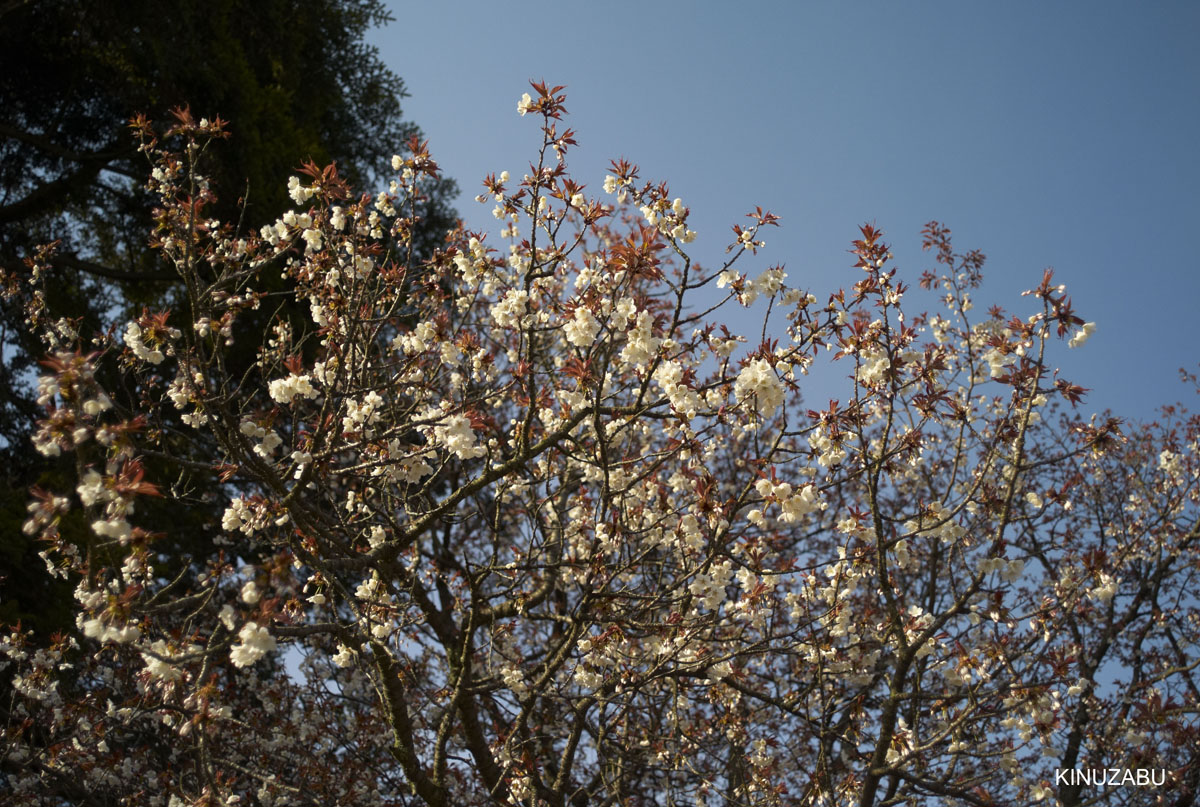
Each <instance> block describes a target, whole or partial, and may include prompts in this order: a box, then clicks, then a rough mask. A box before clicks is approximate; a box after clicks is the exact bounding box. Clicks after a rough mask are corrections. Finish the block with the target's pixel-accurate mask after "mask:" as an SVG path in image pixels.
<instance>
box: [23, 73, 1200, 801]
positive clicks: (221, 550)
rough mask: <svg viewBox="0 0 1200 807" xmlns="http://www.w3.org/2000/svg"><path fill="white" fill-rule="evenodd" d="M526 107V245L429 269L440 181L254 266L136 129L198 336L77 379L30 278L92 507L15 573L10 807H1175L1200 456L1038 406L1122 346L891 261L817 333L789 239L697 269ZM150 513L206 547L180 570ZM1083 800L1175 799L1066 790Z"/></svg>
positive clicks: (1174, 416)
mask: <svg viewBox="0 0 1200 807" xmlns="http://www.w3.org/2000/svg"><path fill="white" fill-rule="evenodd" d="M532 89H533V92H532V94H526V95H524V96H523V97H522V99H521V101H520V102H519V104H518V111H519V112H520V114H521V115H527V116H530V117H532V119H534V120H535V121H537V122H538V124H539V126H540V136H541V146H540V148H539V150H538V151H537V154H536V157H535V159H534V160H533V162H532V163H531V165H530V166H529V169H528V171H527V172H526V173H524V174H523V175H522V176H520V177H513V176H510V175H509V174H508V173H502V174H500V175H492V176H489V177H487V178H486V179H485V181H484V183H483V184H484V191H485V192H484V194H483V195H482V196H481V197H480V200H481V201H483V202H485V203H490V204H493V205H494V212H495V216H496V218H497V219H498V221H499V228H500V229H499V231H498V233H496V234H495V235H493V236H490V237H489V236H488V235H485V234H484V233H478V232H470V231H467V230H466V229H464V228H461V227H460V229H458V230H456V231H454V232H451V233H449V234H448V235H447V239H446V242H445V246H444V248H443V249H441V250H439V251H438V252H437V253H436V254H435V255H434V257H433V258H432V259H430V260H426V261H420V260H417V259H416V257H415V255H414V249H413V246H412V234H413V233H414V231H415V230H416V224H417V221H416V216H417V211H419V210H420V209H421V201H422V199H423V197H424V194H425V193H426V192H427V190H428V189H429V188H430V187H431V186H432V183H433V182H434V181H435V180H436V179H437V176H438V169H437V165H436V163H435V162H434V161H433V159H432V158H431V156H430V153H429V151H428V148H427V146H426V144H424V143H421V142H417V141H413V142H410V143H409V144H408V147H407V149H406V150H405V151H404V152H403V153H402V154H400V155H397V156H396V157H395V158H393V162H392V167H393V169H394V170H395V179H394V181H392V183H391V185H390V187H389V188H387V189H386V190H384V191H382V192H380V193H378V194H375V195H371V194H364V195H356V194H355V193H353V192H352V191H351V189H350V188H349V187H348V186H347V185H346V183H345V182H344V181H343V180H342V179H340V178H339V176H338V174H337V171H336V168H335V167H334V166H328V167H319V166H316V165H308V166H306V167H305V169H304V171H303V172H302V174H303V175H302V176H299V177H294V178H293V179H292V180H291V182H290V184H289V191H290V193H291V196H292V198H293V200H294V202H295V204H296V207H295V209H294V210H293V211H291V212H289V213H287V214H286V215H285V216H283V217H282V218H281V219H280V220H279V221H278V222H276V223H275V224H274V225H273V226H268V227H265V228H263V229H262V230H261V231H260V232H244V231H241V230H240V229H239V228H238V226H237V223H236V222H221V221H216V220H213V219H211V218H210V217H209V216H208V215H206V208H207V207H208V206H209V205H210V204H211V203H212V201H213V199H214V189H213V188H211V187H210V185H209V183H208V182H207V180H206V179H205V177H204V176H203V165H204V155H205V153H206V150H207V149H209V148H217V147H219V146H218V145H217V144H218V142H219V141H220V140H221V139H222V138H224V137H225V136H226V132H225V124H224V123H223V122H222V121H221V120H219V119H216V120H211V121H210V120H199V121H197V120H195V119H194V118H193V117H192V116H190V115H189V114H187V113H186V112H180V114H179V123H178V125H177V126H175V127H174V128H173V129H172V130H170V131H169V132H167V133H165V134H164V135H163V136H162V138H161V139H160V138H159V137H158V136H156V133H155V132H154V131H153V130H152V128H151V127H150V126H149V125H147V124H146V123H144V122H140V121H139V122H135V125H134V131H135V134H136V135H137V136H138V137H139V138H140V143H141V148H142V150H143V151H144V152H145V154H146V155H147V157H148V159H149V160H150V162H151V168H152V172H151V179H150V183H149V187H150V188H151V189H152V190H153V191H154V192H156V193H157V194H158V198H159V199H160V204H161V206H160V209H159V210H158V212H157V214H156V215H157V219H156V222H155V227H154V232H153V242H154V244H155V246H156V247H157V248H158V249H160V250H161V251H162V253H163V254H164V255H165V256H167V257H168V258H169V259H170V261H171V262H172V263H173V265H174V266H175V267H176V269H177V270H178V272H179V275H180V277H181V279H182V280H183V282H184V284H185V286H186V299H185V300H184V301H183V302H182V303H181V304H180V305H179V306H178V307H176V308H174V309H171V310H164V311H145V312H144V313H143V314H142V315H141V316H139V317H137V318H135V319H132V320H131V321H129V322H127V323H122V324H121V325H120V326H119V327H118V328H115V329H113V330H110V331H108V332H105V333H93V334H85V333H80V332H79V331H80V329H79V327H78V325H77V323H73V322H70V321H66V320H62V319H58V318H56V317H55V315H54V313H53V311H51V310H49V309H48V307H47V306H46V304H45V303H44V299H45V297H44V294H43V291H42V289H41V287H40V285H39V283H40V275H39V271H38V267H39V266H40V265H41V262H42V261H44V260H45V259H46V254H48V253H46V254H42V255H39V256H32V257H31V258H30V265H31V267H32V268H33V271H32V275H31V280H30V281H29V282H28V283H25V282H23V281H18V280H17V279H16V278H9V279H8V283H7V287H8V293H9V294H11V295H14V296H20V297H22V298H23V299H25V301H26V306H27V312H28V321H29V325H30V327H31V328H33V329H35V330H36V331H37V332H38V333H40V334H41V335H42V336H43V338H44V340H45V342H46V348H47V359H46V361H45V363H44V364H45V367H46V374H45V375H44V376H43V377H42V378H41V380H40V390H41V403H42V404H43V405H44V406H45V417H44V419H43V420H42V421H41V422H40V424H39V427H38V430H37V433H36V437H35V441H34V443H35V445H34V447H35V448H36V450H38V451H40V452H42V453H43V454H46V455H50V456H62V457H64V458H73V465H74V468H75V478H74V480H73V481H72V482H71V484H70V485H68V486H65V487H62V489H50V488H46V489H37V490H35V491H33V498H32V501H31V504H30V506H29V514H28V520H27V522H26V523H25V529H26V531H28V532H29V533H31V534H36V535H38V536H40V538H41V539H42V540H43V541H44V542H45V547H46V549H45V552H44V557H45V559H46V562H47V565H48V568H50V569H51V570H52V571H53V572H54V573H55V574H57V575H60V576H62V577H64V578H66V579H68V580H70V581H71V582H72V583H73V584H74V586H75V600H76V607H77V612H78V618H77V626H78V632H77V633H76V634H75V635H71V636H61V635H60V636H56V637H53V638H48V637H36V636H33V635H31V634H29V633H26V632H23V631H22V630H21V628H20V626H11V629H10V630H9V632H8V634H7V636H6V637H5V638H4V639H2V640H0V641H2V642H3V644H0V664H3V665H4V673H3V675H4V676H6V685H7V694H6V696H5V697H6V701H5V703H4V707H3V708H4V712H5V717H6V729H5V734H4V748H3V752H4V756H3V759H4V762H3V766H4V770H3V772H4V775H5V777H6V779H5V780H4V781H3V782H0V788H6V789H7V792H8V793H10V794H11V799H12V800H13V803H18V804H80V805H86V804H97V805H99V804H139V805H140V804H146V805H165V806H167V807H174V806H175V805H184V804H197V805H200V804H203V805H217V804H220V805H235V804H237V805H307V804H314V805H316V804H321V805H330V804H345V805H350V804H354V805H366V804H388V805H475V804H478V805H487V804H511V805H543V804H544V805H555V807H568V805H569V806H570V807H583V805H618V804H619V805H726V804H728V805H759V804H761V805H843V804H858V805H864V806H865V805H885V804H935V803H936V804H943V803H944V804H962V805H991V804H997V805H998V804H1035V803H1044V804H1048V805H1049V804H1056V803H1061V804H1066V805H1074V804H1083V803H1089V804H1090V803H1103V804H1146V803H1150V802H1151V801H1154V800H1155V799H1157V800H1158V801H1157V802H1156V803H1162V804H1191V803H1194V800H1195V798H1196V793H1197V791H1198V788H1200V762H1198V759H1197V756H1198V753H1200V752H1198V750H1197V749H1200V737H1198V730H1197V729H1198V725H1197V712H1196V709H1197V706H1196V704H1197V703H1200V693H1198V692H1197V689H1196V676H1197V665H1198V664H1200V653H1198V652H1197V641H1198V639H1200V622H1198V618H1200V617H1198V611H1197V603H1196V600H1195V596H1194V592H1195V591H1196V588H1197V584H1198V582H1200V581H1198V580H1197V575H1198V574H1200V547H1198V542H1197V539H1198V537H1200V526H1198V522H1197V518H1196V515H1197V503H1198V502H1197V496H1198V492H1197V491H1198V488H1197V475H1198V473H1200V465H1198V460H1197V453H1198V452H1197V441H1198V440H1200V420H1197V419H1196V418H1195V417H1193V416H1191V415H1189V414H1187V412H1185V411H1184V410H1183V409H1182V408H1180V407H1174V408H1170V409H1166V410H1164V415H1163V418H1162V419H1160V420H1159V421H1157V422H1155V423H1153V424H1150V425H1145V426H1127V425H1124V424H1121V423H1120V422H1119V421H1117V420H1116V419H1114V418H1109V417H1107V416H1105V417H1090V418H1089V417H1087V416H1085V415H1083V414H1081V410H1080V409H1079V408H1078V404H1079V402H1080V400H1081V398H1082V396H1083V393H1084V390H1082V389H1081V388H1079V387H1078V386H1076V385H1074V384H1072V383H1071V382H1069V381H1068V380H1066V379H1065V378H1063V377H1061V375H1060V373H1059V372H1058V371H1057V370H1056V369H1054V367H1055V365H1054V361H1055V360H1056V358H1060V357H1064V356H1069V355H1070V353H1069V352H1068V351H1067V350H1064V349H1063V348H1064V345H1065V346H1066V347H1068V348H1081V347H1082V345H1083V343H1084V342H1085V341H1086V340H1087V338H1088V336H1089V335H1090V334H1091V333H1092V331H1093V329H1094V327H1095V326H1094V325H1093V324H1092V323H1089V322H1085V321H1084V319H1083V318H1082V317H1080V316H1078V315H1077V314H1076V313H1075V311H1074V310H1073V308H1072V305H1071V301H1070V298H1069V297H1068V295H1067V293H1066V290H1065V289H1064V288H1063V287H1062V286H1061V285H1058V284H1056V283H1055V281H1054V280H1053V278H1052V275H1051V273H1050V272H1048V271H1047V272H1046V273H1045V274H1044V276H1043V277H1042V278H1041V280H1040V282H1039V283H1037V285H1036V286H1035V287H1034V288H1032V289H1031V290H1030V291H1029V292H1027V295H1026V297H1025V298H1024V299H1021V300H1018V301H1015V304H1016V305H1018V306H1020V308H1019V313H1016V314H1007V313H1005V312H1003V311H1002V310H1001V309H999V308H992V309H990V310H989V311H988V312H987V313H985V314H978V313H976V311H975V310H974V308H973V305H972V299H971V298H972V294H974V293H977V289H978V287H979V284H980V282H981V279H982V274H981V272H982V266H983V263H984V257H983V255H982V254H980V253H978V252H968V253H965V254H960V253H957V252H955V250H954V248H953V246H952V243H951V240H950V231H949V230H948V229H946V228H945V227H943V226H941V225H939V224H937V223H931V224H929V225H928V226H927V228H926V230H925V232H924V236H925V246H926V249H927V250H928V251H929V252H930V254H931V255H932V258H933V262H934V269H932V270H931V271H928V272H926V273H925V274H923V275H922V276H920V277H919V278H917V280H918V281H919V285H920V286H921V287H923V289H924V290H925V291H921V290H915V291H914V290H912V289H910V287H909V285H908V284H907V283H905V282H904V281H903V280H902V279H901V278H900V277H899V276H898V274H897V271H896V269H895V268H893V261H894V258H893V255H892V253H891V251H890V249H889V247H888V245H887V244H886V243H885V241H884V240H883V234H882V232H881V231H879V230H878V229H876V228H875V227H873V226H870V225H868V226H864V227H862V228H861V231H860V237H859V238H858V239H857V240H855V241H854V242H853V246H852V249H853V255H854V264H855V265H854V266H853V267H851V268H848V269H847V272H848V277H849V279H850V281H851V282H849V283H848V284H847V288H845V289H843V290H841V291H838V292H836V293H835V294H833V295H830V296H827V297H825V298H824V299H818V297H817V296H815V295H814V294H811V293H809V292H808V291H806V290H804V289H802V288H800V287H797V286H794V285H791V284H789V283H788V282H787V281H788V280H790V279H791V278H789V276H788V274H787V273H785V271H784V269H783V267H781V266H767V265H763V264H761V263H760V256H759V252H760V250H762V249H763V248H764V246H766V238H767V235H768V232H769V231H770V228H771V227H773V226H775V225H776V224H777V220H776V217H775V216H773V215H772V214H771V213H769V212H766V211H764V210H762V209H756V210H755V211H754V212H753V213H751V214H750V215H749V216H748V217H747V219H746V221H745V222H744V223H742V224H739V225H736V226H734V227H733V237H732V240H731V243H730V245H729V247H728V249H727V250H726V252H725V254H724V255H723V256H719V257H718V262H717V263H716V264H713V265H712V266H711V267H710V266H702V265H701V264H700V263H699V262H698V261H697V260H696V259H695V258H694V257H693V254H692V251H693V247H692V246H691V244H692V242H693V239H694V238H695V233H694V232H693V230H692V229H691V228H690V224H689V217H690V213H691V208H690V206H689V204H688V203H686V202H684V201H683V200H681V199H678V198H673V196H672V194H671V193H670V191H669V188H668V186H667V185H666V184H665V183H655V182H651V181H646V180H644V179H643V178H642V177H641V176H640V174H639V170H638V168H637V166H635V165H633V164H631V163H629V162H627V161H616V162H614V163H613V165H612V169H611V173H610V174H609V175H608V176H607V177H605V179H604V182H603V188H602V191H601V192H600V193H592V192H590V191H589V189H588V188H587V187H585V186H584V185H583V184H581V183H579V182H577V181H576V180H575V179H573V178H572V177H571V175H570V174H569V172H568V170H567V163H566V156H567V154H568V152H569V150H570V149H571V147H572V146H573V145H575V136H574V133H573V132H572V130H571V129H569V128H566V126H565V123H564V116H565V106H564V104H565V98H564V95H563V94H562V88H561V87H548V86H545V85H542V84H534V85H533V87H532ZM48 249H49V248H48ZM281 275H282V277H283V279H284V281H285V286H284V288H285V289H286V290H285V291H283V292H280V291H278V289H279V288H280V284H279V282H278V278H279V277H280V276H281ZM272 289H275V291H272ZM912 297H918V298H921V299H922V300H923V301H924V304H926V305H932V306H934V307H935V310H934V311H933V312H932V313H925V312H922V313H915V312H914V311H912V310H911V306H912V304H911V303H910V299H911V298H912ZM263 307H266V308H267V309H268V310H270V311H275V312H276V314H275V315H274V316H273V317H271V324H270V327H269V328H268V330H267V331H266V332H265V333H253V332H247V331H245V330H244V329H241V328H239V319H240V317H241V315H242V314H243V313H244V312H246V311H248V310H252V309H260V308H263ZM754 316H757V317H758V324H756V325H755V327H754V329H753V330H752V331H750V332H748V333H747V334H741V333H737V332H735V331H734V330H731V326H732V324H733V323H735V322H740V323H744V322H748V321H749V319H748V318H749V317H754ZM246 355H252V356H254V359H255V360H254V361H253V362H252V363H248V362H245V361H234V357H238V356H246ZM823 364H832V366H833V367H834V368H835V369H836V370H838V372H839V374H840V376H841V377H842V378H845V379H846V381H845V386H844V390H845V392H844V394H843V395H842V397H841V398H839V399H838V400H831V401H829V402H828V403H827V405H825V406H823V407H821V406H818V407H817V408H812V404H806V403H805V402H803V401H802V398H801V395H802V393H803V392H804V389H805V381H806V376H807V375H808V374H809V372H810V370H811V369H813V368H814V367H816V366H818V365H823ZM247 365H249V369H248V370H245V369H242V370H239V371H234V370H233V368H234V367H238V368H245V367H246V366H247ZM105 380H109V383H108V384H106V383H104V382H105ZM202 480H211V484H207V485H206V484H201V481H202ZM156 497H171V498H172V499H173V500H174V503H175V505H176V506H175V507H174V508H172V513H173V516H172V518H173V519H175V520H176V521H181V520H185V519H189V518H199V519H203V518H206V516H205V515H204V513H207V512H209V510H208V509H206V508H202V507H198V506H197V507H195V508H193V506H192V505H193V504H199V503H202V500H204V501H205V502H209V500H211V499H212V498H213V497H216V498H217V499H219V504H220V505H221V506H222V507H223V516H222V517H221V518H220V520H219V522H218V521H216V520H215V519H214V520H211V523H207V525H206V526H207V529H206V534H207V535H208V536H209V540H207V541H206V542H205V543H204V544H203V545H199V546H198V545H194V544H189V545H187V546H183V545H181V544H179V543H178V542H175V541H173V539H172V535H171V527H172V525H171V523H169V522H167V523H147V521H146V520H143V518H142V513H143V512H144V511H145V508H143V509H142V510H139V504H140V503H145V502H147V501H149V500H151V499H153V498H156ZM209 503H211V502H209ZM159 510H160V511H161V508H159ZM219 510H220V508H218V512H219ZM1100 768H1103V769H1110V768H1119V769H1121V770H1127V771H1133V770H1135V769H1136V770H1139V771H1149V772H1150V773H1151V774H1152V777H1158V778H1152V779H1151V781H1150V782H1149V783H1141V785H1139V784H1138V783H1134V784H1133V785H1130V786H1125V787H1107V788H1096V787H1092V786H1090V785H1087V784H1079V780H1078V778H1077V777H1068V778H1064V777H1063V776H1062V775H1061V773H1060V772H1061V771H1063V770H1067V771H1078V770H1091V769H1100Z"/></svg>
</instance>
